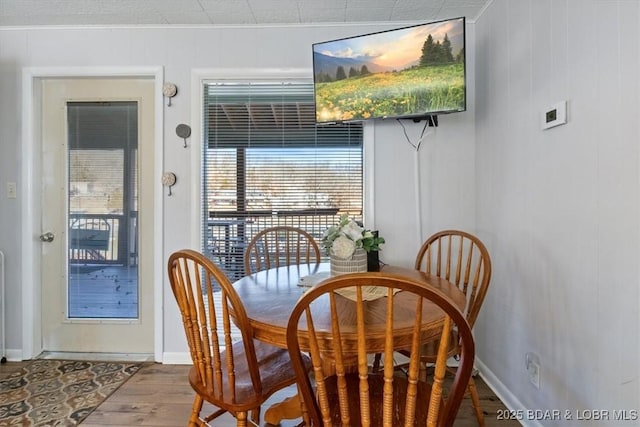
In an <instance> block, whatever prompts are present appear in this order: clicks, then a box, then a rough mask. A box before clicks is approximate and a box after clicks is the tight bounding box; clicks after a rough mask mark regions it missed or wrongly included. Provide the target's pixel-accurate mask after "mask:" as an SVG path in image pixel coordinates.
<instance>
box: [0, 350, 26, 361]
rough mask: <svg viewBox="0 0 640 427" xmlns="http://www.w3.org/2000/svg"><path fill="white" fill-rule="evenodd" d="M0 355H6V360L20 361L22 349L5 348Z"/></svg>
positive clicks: (21, 359)
mask: <svg viewBox="0 0 640 427" xmlns="http://www.w3.org/2000/svg"><path fill="white" fill-rule="evenodd" d="M0 357H6V359H7V362H22V361H23V360H24V359H23V358H22V350H14V349H7V350H6V351H5V354H2V355H0Z"/></svg>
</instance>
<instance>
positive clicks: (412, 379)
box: [287, 272, 474, 427]
mask: <svg viewBox="0 0 640 427" xmlns="http://www.w3.org/2000/svg"><path fill="white" fill-rule="evenodd" d="M368 286H378V287H381V288H386V296H385V297H382V298H381V300H382V301H373V302H376V303H377V304H372V301H365V300H364V297H363V295H364V293H365V292H366V290H365V289H366V287H368ZM345 288H350V291H351V293H355V295H356V297H355V300H352V299H348V298H345V296H343V293H342V292H341V291H342V290H344V289H345ZM378 289H380V288H378ZM397 290H399V291H400V292H396V291H397ZM396 299H401V300H402V304H399V303H395V301H396ZM373 307H376V308H375V310H374V309H373ZM429 310H431V311H429ZM433 310H441V311H442V312H444V313H442V316H440V317H436V319H440V321H442V322H443V324H442V325H441V324H439V323H437V322H436V321H435V320H429V322H426V323H430V322H436V323H435V325H432V326H431V327H425V320H423V319H427V316H428V314H427V313H429V312H430V313H432V315H433ZM327 313H330V320H327ZM317 319H324V321H322V320H317ZM372 319H378V320H377V322H378V325H384V327H378V328H373V327H372V326H370V323H369V322H371V321H372ZM429 319H431V318H429ZM454 327H455V328H456V329H457V331H458V334H457V336H458V338H459V348H460V363H459V368H458V370H457V372H456V374H455V376H454V378H453V381H452V383H451V385H450V387H445V385H444V382H443V379H444V375H445V369H446V362H447V360H446V359H447V349H448V345H449V343H448V339H449V337H450V335H451V334H450V330H451V329H452V328H454ZM434 334H435V335H434ZM435 336H437V338H438V339H439V340H440V343H441V344H440V348H439V351H438V357H437V360H436V366H435V375H434V380H433V382H432V383H430V384H428V383H426V382H423V381H418V375H419V362H420V348H421V344H422V342H424V341H425V340H428V339H433V338H435ZM287 344H288V347H289V352H290V354H291V361H292V364H293V367H294V369H295V371H296V375H297V377H298V390H299V392H300V396H301V398H302V402H303V403H302V405H301V406H302V413H303V419H304V421H305V423H306V424H307V425H310V426H324V427H337V426H370V425H375V426H383V427H391V426H406V425H410V426H429V427H433V426H451V425H452V424H453V422H454V419H455V417H456V414H457V412H458V409H459V407H460V403H461V401H462V398H463V395H464V392H465V387H466V385H467V382H468V379H469V378H470V376H471V371H472V368H473V359H474V342H473V337H472V335H471V329H470V327H469V324H468V323H467V321H466V319H465V318H464V315H463V314H462V312H461V311H460V310H459V309H457V308H456V307H455V305H454V304H453V302H451V300H450V299H449V298H448V297H447V296H446V295H444V294H443V293H442V292H441V291H440V290H438V289H436V288H433V287H429V286H425V284H424V283H423V282H419V281H415V280H413V279H409V278H405V277H401V276H396V275H391V274H385V273H376V272H370V273H351V274H345V275H340V276H334V277H331V278H329V279H327V280H325V281H323V282H321V283H319V284H318V285H316V286H314V287H312V288H311V289H310V290H309V291H307V292H306V293H305V294H304V295H303V296H302V297H301V299H300V300H299V302H298V303H297V304H296V306H295V308H294V309H293V312H292V313H291V316H290V319H289V323H288V326H287ZM398 349H408V350H409V351H410V354H411V359H410V364H409V370H408V375H407V376H403V375H396V374H395V370H394V364H393V354H394V350H398ZM303 350H304V351H308V352H309V354H310V355H311V360H312V364H313V369H312V375H313V380H314V382H315V387H313V386H312V382H311V380H310V378H309V375H308V374H307V371H306V370H305V365H304V356H305V354H304V353H303ZM376 352H380V353H381V354H383V355H384V359H385V360H384V362H385V363H384V369H383V371H380V372H373V371H371V370H370V369H369V366H368V363H367V362H368V357H369V356H370V355H372V354H374V353H376ZM354 364H355V365H357V368H356V369H353V366H354ZM350 367H351V368H350Z"/></svg>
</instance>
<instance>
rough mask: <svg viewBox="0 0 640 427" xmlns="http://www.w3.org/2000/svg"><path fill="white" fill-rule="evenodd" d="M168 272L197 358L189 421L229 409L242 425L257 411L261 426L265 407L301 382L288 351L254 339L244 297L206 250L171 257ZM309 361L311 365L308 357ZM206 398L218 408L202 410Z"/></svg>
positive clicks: (201, 420)
mask: <svg viewBox="0 0 640 427" xmlns="http://www.w3.org/2000/svg"><path fill="white" fill-rule="evenodd" d="M168 271H169V281H170V283H171V289H172V290H173V294H174V296H175V298H176V301H177V303H178V307H179V308H180V314H181V315H182V323H183V325H184V330H185V333H186V337H187V342H188V344H189V350H190V352H191V359H192V361H193V367H192V368H191V370H190V371H189V383H190V384H191V387H192V388H193V390H194V391H195V392H196V396H195V400H194V402H193V407H192V412H191V416H190V418H189V426H205V425H208V424H207V423H208V422H209V421H211V420H213V419H214V418H216V417H218V416H220V415H222V414H223V413H225V412H229V413H231V414H232V415H233V416H234V417H235V418H236V419H237V425H238V426H239V427H240V426H246V425H247V417H248V413H249V412H251V421H252V422H253V423H254V424H256V425H258V424H259V420H260V406H261V405H262V404H263V403H264V402H265V401H266V400H267V399H268V398H269V396H271V395H272V394H273V393H274V392H276V391H278V390H280V389H282V388H284V387H287V386H289V385H291V384H293V383H295V381H296V376H295V375H294V373H293V370H292V366H291V361H290V358H289V355H288V353H287V351H286V350H283V349H280V348H277V347H273V346H271V345H268V344H264V343H262V342H260V341H257V340H255V339H253V338H252V337H253V331H252V327H251V325H250V324H249V320H248V319H247V315H246V313H245V310H244V307H243V305H242V302H241V301H240V299H239V298H238V296H237V294H236V292H235V290H234V289H233V287H232V286H231V283H230V282H229V280H228V279H227V277H226V276H225V274H224V273H223V272H222V270H221V269H219V268H218V267H217V266H216V265H215V264H214V263H213V262H211V260H209V259H208V258H206V257H205V256H204V255H202V254H200V253H199V252H196V251H193V250H189V249H185V250H180V251H177V252H175V253H173V254H172V255H171V256H170V257H169V262H168ZM232 316H233V317H232ZM233 323H235V324H236V325H237V329H234V327H233ZM234 330H235V331H236V332H234ZM304 363H307V366H310V365H308V363H309V361H308V359H307V361H306V362H305V361H303V364H304ZM205 401H207V402H209V403H211V404H213V405H214V406H216V407H217V408H218V410H216V411H215V412H213V413H212V414H209V415H207V414H201V413H202V412H203V411H202V408H203V403H204V402H205Z"/></svg>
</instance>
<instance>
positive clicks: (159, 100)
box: [21, 66, 164, 362]
mask: <svg viewBox="0 0 640 427" xmlns="http://www.w3.org/2000/svg"><path fill="white" fill-rule="evenodd" d="M82 77H85V78H86V77H95V78H110V77H133V78H135V77H147V78H149V77H150V78H153V79H154V82H155V93H156V98H155V105H154V121H155V123H154V133H155V135H154V146H155V153H154V162H155V165H154V176H160V175H161V174H162V170H163V167H164V165H163V158H164V155H163V154H164V134H163V128H164V126H163V112H164V98H163V97H162V96H161V95H160V94H162V84H163V81H164V69H163V67H162V66H157V67H118V68H111V67H98V68H95V67H27V68H24V69H23V71H22V102H23V104H22V150H21V168H22V174H21V178H22V182H23V185H24V188H23V190H22V194H23V197H22V203H21V213H22V218H23V221H22V230H21V236H22V252H21V253H22V257H21V272H22V273H21V275H22V359H23V360H28V359H32V358H34V357H36V356H37V355H38V354H40V353H41V352H42V350H43V348H42V327H41V325H42V299H41V295H42V277H41V276H40V271H41V262H42V260H41V248H40V245H41V242H40V238H39V236H40V234H41V232H42V230H40V227H41V225H40V216H41V213H42V206H41V202H40V192H39V191H38V189H39V188H40V183H41V178H42V177H41V171H40V168H39V167H36V165H39V164H40V161H41V152H42V150H41V148H42V140H41V137H40V128H41V123H42V117H41V114H40V106H41V99H40V96H41V93H40V92H41V91H40V88H39V85H38V82H39V81H41V80H42V79H48V78H82ZM153 193H154V205H153V210H154V213H153V217H154V235H155V236H163V235H164V233H163V232H162V225H163V216H164V215H163V199H164V198H163V189H162V185H161V182H160V180H156V181H154V188H153ZM162 249H163V239H160V240H159V241H155V242H154V244H153V246H152V251H153V253H152V258H153V274H152V276H153V278H152V280H153V310H154V313H153V322H154V325H153V331H154V332H153V348H154V359H155V361H156V362H162V353H163V347H164V343H163V338H162V337H163V319H162V313H163V309H162V307H163V306H162V302H163V295H162V283H163V280H162V273H163V271H164V269H163V262H162V261H163V260H162V253H163V251H162Z"/></svg>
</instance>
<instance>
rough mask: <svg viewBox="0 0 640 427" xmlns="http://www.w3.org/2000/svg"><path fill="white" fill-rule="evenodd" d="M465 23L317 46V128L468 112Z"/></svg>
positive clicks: (438, 24) (425, 26)
mask: <svg viewBox="0 0 640 427" xmlns="http://www.w3.org/2000/svg"><path fill="white" fill-rule="evenodd" d="M465 71H466V69H465V18H464V17H461V18H454V19H447V20H443V21H437V22H430V23H426V24H421V25H413V26H409V27H403V28H398V29H394V30H387V31H381V32H377V33H370V34H364V35H359V36H355V37H349V38H343V39H338V40H332V41H326V42H321V43H314V44H313V80H314V97H315V108H316V122H317V123H336V122H338V123H339V122H348V121H358V120H369V119H377V118H413V119H414V120H417V119H421V118H428V117H433V116H436V118H437V115H438V114H447V113H454V112H459V111H465V110H466V80H465V77H466V73H465Z"/></svg>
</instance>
